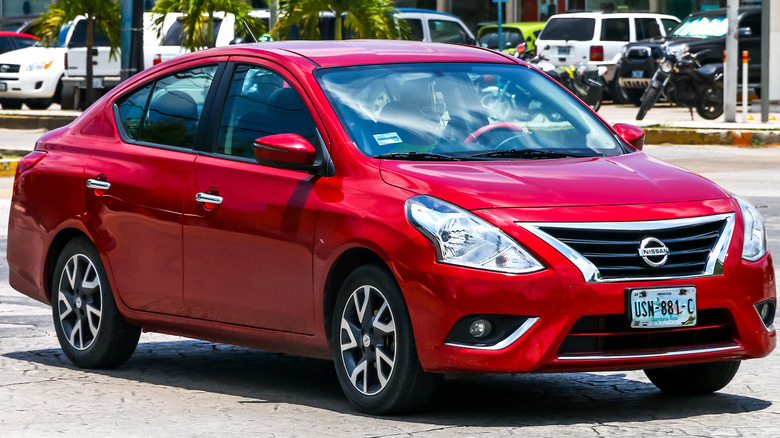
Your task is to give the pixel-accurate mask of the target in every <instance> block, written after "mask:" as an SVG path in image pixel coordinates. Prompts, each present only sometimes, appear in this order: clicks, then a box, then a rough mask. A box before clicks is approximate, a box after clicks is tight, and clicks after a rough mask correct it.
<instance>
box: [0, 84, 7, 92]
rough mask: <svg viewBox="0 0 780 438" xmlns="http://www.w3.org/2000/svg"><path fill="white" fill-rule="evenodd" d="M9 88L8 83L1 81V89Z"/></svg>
mask: <svg viewBox="0 0 780 438" xmlns="http://www.w3.org/2000/svg"><path fill="white" fill-rule="evenodd" d="M7 90H8V84H6V83H5V82H0V91H7Z"/></svg>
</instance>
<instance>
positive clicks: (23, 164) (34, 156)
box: [14, 151, 46, 188]
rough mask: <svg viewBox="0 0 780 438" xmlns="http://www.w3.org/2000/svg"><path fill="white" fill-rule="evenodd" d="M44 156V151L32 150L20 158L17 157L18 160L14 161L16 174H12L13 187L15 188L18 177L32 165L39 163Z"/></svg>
mask: <svg viewBox="0 0 780 438" xmlns="http://www.w3.org/2000/svg"><path fill="white" fill-rule="evenodd" d="M44 157H46V152H42V151H32V152H30V153H29V154H27V155H25V156H24V157H22V158H21V159H19V162H18V163H16V174H15V175H14V188H16V183H17V181H19V177H20V176H21V175H22V174H23V173H24V172H27V171H28V170H30V169H31V168H32V167H33V166H35V165H36V164H38V163H40V161H41V160H43V158H44Z"/></svg>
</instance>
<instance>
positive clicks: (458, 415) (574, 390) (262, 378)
mask: <svg viewBox="0 0 780 438" xmlns="http://www.w3.org/2000/svg"><path fill="white" fill-rule="evenodd" d="M4 356H5V357H7V358H10V359H15V360H20V361H29V362H32V363H37V364H40V365H45V366H51V367H59V368H68V369H74V370H75V369H76V368H75V367H74V366H73V365H72V364H71V363H70V362H69V361H68V359H67V358H66V357H65V355H64V354H63V353H62V350H60V349H45V350H32V351H18V352H12V353H6V354H5V355H4ZM89 372H92V373H96V374H99V375H103V376H107V377H111V378H115V379H125V380H129V381H137V382H141V383H149V384H154V385H165V386H171V387H177V388H182V389H186V390H196V391H207V392H212V393H219V394H226V395H230V396H233V397H238V398H240V399H241V400H239V401H238V402H237V403H241V404H251V403H262V404H267V403H272V404H273V403H291V404H299V405H304V406H310V407H315V408H319V409H325V410H331V411H334V412H339V413H343V414H350V415H355V416H364V414H362V413H360V412H358V411H356V410H355V409H354V408H353V407H352V406H351V405H350V404H349V403H348V402H347V400H346V398H345V397H344V395H343V393H342V392H341V388H340V387H339V384H338V381H337V380H336V374H335V372H334V371H333V364H332V362H330V361H326V360H317V359H309V358H302V357H295V356H287V355H284V354H278V353H269V352H265V351H261V350H254V349H248V348H242V347H236V346H231V345H224V344H214V343H210V342H205V341H196V340H182V341H173V342H148V343H141V344H139V345H138V349H137V350H136V352H135V354H134V355H133V357H132V358H131V359H130V360H129V361H128V362H127V363H126V364H125V365H123V366H121V367H119V368H116V369H111V370H91V371H89ZM636 376H638V374H636V373H634V377H636ZM230 403H232V401H231V402H230ZM771 405H772V403H771V402H770V401H766V400H761V399H757V398H751V397H744V396H738V395H732V394H729V393H728V387H726V389H725V390H724V392H721V393H716V394H711V395H706V396H690V397H672V396H667V395H664V394H662V393H661V392H659V391H658V390H656V389H655V387H654V386H653V385H652V384H650V383H647V382H644V381H640V380H635V379H631V378H628V376H627V374H626V373H622V372H614V373H564V374H521V375H469V376H467V377H463V378H459V379H456V380H446V381H444V382H442V385H441V386H440V388H439V391H438V393H437V395H436V397H435V400H434V402H433V403H432V404H431V405H430V406H428V407H427V408H426V409H425V410H424V411H422V412H420V413H417V414H413V415H408V416H401V417H398V418H397V419H399V420H404V421H410V422H417V423H423V424H439V425H442V424H443V425H457V426H480V425H482V426H541V425H568V424H578V423H593V422H596V423H611V422H618V423H622V422H643V421H651V420H659V419H677V418H686V417H690V416H696V415H706V414H736V413H742V412H752V411H759V410H763V409H766V408H768V407H769V406H771Z"/></svg>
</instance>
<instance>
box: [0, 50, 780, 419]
mask: <svg viewBox="0 0 780 438" xmlns="http://www.w3.org/2000/svg"><path fill="white" fill-rule="evenodd" d="M643 135H644V134H643V132H642V131H641V130H640V129H639V128H636V127H633V126H629V125H616V126H614V127H611V126H609V125H608V124H606V123H605V122H604V121H603V120H601V119H600V118H599V117H598V116H597V115H596V114H595V113H593V112H592V111H590V110H589V109H588V107H587V106H585V105H584V104H582V102H580V101H579V100H577V99H576V98H575V97H574V96H573V95H572V94H570V93H569V92H568V91H566V90H565V89H563V88H561V87H560V86H559V85H558V84H557V83H556V82H554V81H552V80H551V79H549V78H548V77H547V76H545V75H544V74H542V73H540V72H539V71H538V70H536V69H535V68H533V67H530V66H528V65H527V64H524V63H523V62H522V61H518V60H516V59H515V58H512V57H509V56H505V55H503V54H500V53H497V52H495V51H491V50H486V49H479V48H474V47H465V46H457V45H445V44H435V43H434V44H429V43H414V42H401V41H348V42H324V41H323V42H311V41H299V42H290V43H263V44H251V45H242V46H231V47H225V48H218V49H212V50H206V51H202V52H198V53H194V54H190V55H186V56H182V57H179V58H176V59H174V60H171V61H170V62H166V63H163V64H160V65H159V66H157V67H154V68H151V69H149V70H146V71H144V72H142V73H141V74H139V75H136V76H134V77H133V78H131V79H130V80H128V81H126V82H124V83H123V84H121V85H120V86H118V87H116V88H115V89H114V90H112V91H111V92H110V93H109V94H107V95H106V96H104V97H103V98H102V99H101V100H100V101H98V102H97V103H96V104H94V105H93V106H92V107H91V108H89V110H87V111H86V112H84V114H83V115H82V116H81V117H79V118H78V120H76V121H75V122H73V123H72V124H70V125H69V126H67V127H64V128H62V129H58V130H55V131H52V132H50V133H48V134H46V135H45V136H43V137H42V138H41V139H40V140H39V141H38V143H37V145H36V147H35V151H34V152H32V153H31V154H29V155H27V156H26V157H24V158H23V159H22V160H21V161H20V163H19V167H18V170H17V174H16V180H15V182H14V194H13V201H12V207H11V213H10V222H9V232H8V263H9V265H10V282H11V285H12V286H13V287H14V288H16V289H17V290H19V291H21V292H22V293H24V294H26V295H29V296H31V297H33V298H35V299H37V300H40V301H43V302H46V303H51V304H52V308H53V312H52V313H53V318H54V326H55V328H56V331H57V336H58V338H59V341H60V344H61V345H62V349H63V350H64V352H65V353H66V354H67V356H68V357H69V358H70V359H71V360H72V361H73V363H75V364H76V365H78V366H81V367H86V368H100V367H110V366H117V365H119V364H121V363H123V362H125V361H126V360H127V359H128V358H129V357H130V355H131V354H132V352H133V350H134V349H135V347H136V344H137V342H138V339H139V333H140V331H141V329H144V330H149V331H157V332H164V333H172V334H177V335H184V336H190V337H195V338H201V339H208V340H212V341H217V342H227V343H232V344H239V345H246V346H250V347H259V348H263V349H268V350H274V351H280V352H285V353H291V354H298V355H305V356H311V357H318V358H332V359H333V361H334V362H335V367H336V372H337V375H338V379H339V381H340V383H341V386H342V388H343V389H344V392H345V393H346V395H347V397H348V398H349V399H350V400H351V401H352V402H353V403H354V404H355V405H356V406H357V407H358V408H359V409H361V410H363V411H366V412H369V413H396V412H400V411H403V410H407V411H408V410H411V409H415V408H418V407H420V405H421V404H422V403H424V402H425V401H426V400H428V399H429V398H430V397H431V395H432V394H433V391H434V388H435V386H436V383H437V382H438V380H439V378H438V377H439V376H441V375H442V374H444V373H454V372H489V373H525V372H541V371H545V372H550V371H586V370H587V371H590V370H616V369H644V370H645V372H646V373H647V376H648V377H649V379H650V380H651V381H652V382H653V383H654V384H655V385H656V386H658V387H659V388H660V389H661V390H663V391H666V392H669V393H677V394H692V393H706V392H712V391H717V390H719V389H721V388H723V387H724V386H725V385H726V384H728V382H729V381H730V380H731V379H732V377H733V376H734V374H735V373H736V371H737V368H738V367H739V363H740V361H741V360H743V359H750V358H757V357H762V356H766V355H767V354H769V352H770V351H772V349H773V348H774V347H775V330H774V328H773V326H772V321H773V318H774V314H775V279H774V271H773V268H772V261H771V257H770V255H769V254H768V253H767V249H766V237H765V232H764V226H763V223H762V219H761V217H760V215H759V214H758V212H757V210H756V209H755V208H754V207H753V206H751V205H750V204H748V203H747V202H745V201H743V200H741V199H739V198H737V197H735V196H734V195H732V194H730V193H728V192H725V191H724V190H723V189H721V188H719V187H718V186H716V185H715V184H713V183H711V182H710V181H708V180H706V179H704V178H702V177H699V176H697V175H694V174H691V173H690V172H687V171H685V170H682V169H680V168H677V167H675V166H672V165H670V164H668V163H665V162H663V161H659V160H657V159H654V158H651V157H649V156H647V155H645V154H644V153H642V152H641V151H640V149H641V148H642V141H643Z"/></svg>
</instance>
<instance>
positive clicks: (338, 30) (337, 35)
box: [333, 11, 344, 40]
mask: <svg viewBox="0 0 780 438" xmlns="http://www.w3.org/2000/svg"><path fill="white" fill-rule="evenodd" d="M333 13H334V14H335V15H336V22H335V23H334V26H335V27H336V28H335V29H333V30H334V35H335V36H334V38H335V39H337V40H341V39H344V36H343V35H342V34H341V20H342V18H343V17H342V16H341V15H342V14H341V11H333Z"/></svg>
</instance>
